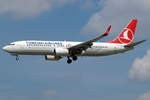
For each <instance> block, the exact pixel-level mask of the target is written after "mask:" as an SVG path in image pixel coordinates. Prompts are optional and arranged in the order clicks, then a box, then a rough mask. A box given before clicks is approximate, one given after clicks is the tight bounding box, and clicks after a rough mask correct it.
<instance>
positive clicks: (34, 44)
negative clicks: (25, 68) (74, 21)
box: [2, 19, 146, 64]
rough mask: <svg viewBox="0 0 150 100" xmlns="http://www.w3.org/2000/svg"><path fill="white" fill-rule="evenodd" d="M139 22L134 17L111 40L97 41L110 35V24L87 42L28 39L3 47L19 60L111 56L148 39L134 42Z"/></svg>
mask: <svg viewBox="0 0 150 100" xmlns="http://www.w3.org/2000/svg"><path fill="white" fill-rule="evenodd" d="M137 22H138V20H137V19H132V20H131V21H130V22H129V24H128V25H127V26H126V27H125V28H124V29H123V30H122V32H121V33H120V34H119V35H118V37H117V38H116V39H113V40H111V41H106V42H97V41H98V40H101V39H102V38H104V37H106V36H108V35H109V33H110V30H111V25H110V26H109V27H108V28H107V30H106V32H104V33H103V34H102V35H100V36H98V37H96V38H94V39H91V40H89V41H86V42H73V41H37V40H30V41H29V40H27V41H16V42H12V43H10V44H8V45H6V46H4V47H3V48H2V49H3V50H4V51H6V52H8V53H10V54H11V55H13V56H16V60H19V55H43V56H44V57H45V60H48V61H58V60H60V59H62V58H63V57H67V63H68V64H71V63H72V61H76V60H77V59H78V57H81V56H89V57H91V56H109V55H114V54H119V53H124V52H127V51H130V50H133V49H134V47H135V46H136V45H138V44H141V43H143V42H145V41H146V40H142V41H139V42H133V40H134V35H135V31H136V26H137Z"/></svg>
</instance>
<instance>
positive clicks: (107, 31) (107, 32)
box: [103, 25, 111, 36]
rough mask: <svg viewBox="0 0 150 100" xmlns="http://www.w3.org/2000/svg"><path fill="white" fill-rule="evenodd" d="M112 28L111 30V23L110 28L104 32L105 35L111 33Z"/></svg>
mask: <svg viewBox="0 0 150 100" xmlns="http://www.w3.org/2000/svg"><path fill="white" fill-rule="evenodd" d="M110 30H111V25H109V26H108V28H107V30H106V32H105V33H104V34H103V36H107V35H109V32H110Z"/></svg>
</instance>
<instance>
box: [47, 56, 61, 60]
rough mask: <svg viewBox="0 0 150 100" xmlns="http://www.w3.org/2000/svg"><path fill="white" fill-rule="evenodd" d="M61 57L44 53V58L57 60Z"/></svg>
mask: <svg viewBox="0 0 150 100" xmlns="http://www.w3.org/2000/svg"><path fill="white" fill-rule="evenodd" d="M61 58H62V57H60V56H53V55H45V60H51V61H58V60H60V59H61Z"/></svg>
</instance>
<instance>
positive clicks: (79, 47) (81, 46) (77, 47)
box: [68, 25, 111, 56]
mask: <svg viewBox="0 0 150 100" xmlns="http://www.w3.org/2000/svg"><path fill="white" fill-rule="evenodd" d="M110 29H111V25H110V26H109V27H108V28H107V30H106V32H105V33H103V34H102V35H100V36H99V37H96V38H94V39H92V40H89V41H86V42H83V43H80V44H78V45H75V46H72V47H70V48H68V49H69V53H70V55H71V56H73V55H77V54H81V53H82V51H83V50H86V49H87V48H90V47H91V46H92V45H93V42H96V41H98V40H100V39H102V38H104V37H106V36H108V35H109V32H110Z"/></svg>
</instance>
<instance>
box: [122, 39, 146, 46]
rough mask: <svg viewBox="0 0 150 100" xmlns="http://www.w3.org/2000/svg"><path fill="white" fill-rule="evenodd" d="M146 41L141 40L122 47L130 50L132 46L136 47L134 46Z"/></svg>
mask: <svg viewBox="0 0 150 100" xmlns="http://www.w3.org/2000/svg"><path fill="white" fill-rule="evenodd" d="M145 41H146V40H142V41H139V42H134V43H131V44H127V45H125V46H124V47H126V48H132V47H134V46H136V45H139V44H141V43H143V42H145Z"/></svg>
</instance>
